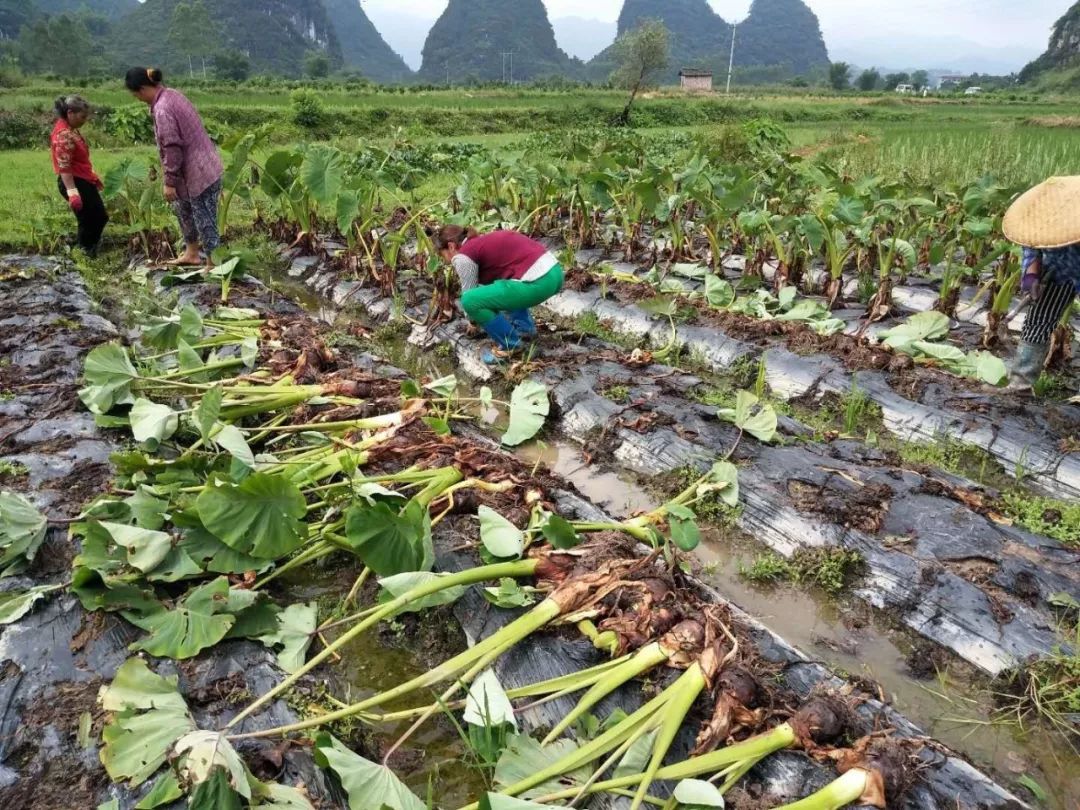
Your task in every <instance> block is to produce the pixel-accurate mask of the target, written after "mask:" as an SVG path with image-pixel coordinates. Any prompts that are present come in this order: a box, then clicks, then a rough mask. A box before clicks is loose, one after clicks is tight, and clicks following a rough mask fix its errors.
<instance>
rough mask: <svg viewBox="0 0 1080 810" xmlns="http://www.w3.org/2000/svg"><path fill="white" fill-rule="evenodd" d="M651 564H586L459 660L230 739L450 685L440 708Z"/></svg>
mask: <svg viewBox="0 0 1080 810" xmlns="http://www.w3.org/2000/svg"><path fill="white" fill-rule="evenodd" d="M551 556H553V555H548V557H547V559H549V560H550V558H551ZM600 559H603V556H601V558H600ZM651 559H652V558H651V557H650V558H646V559H644V560H641V559H632V560H625V559H614V560H611V559H608V560H606V561H604V562H599V561H598V560H596V559H594V562H593V563H592V564H591V565H590V571H589V572H588V573H583V574H579V575H576V576H573V577H570V578H568V579H565V580H564V581H562V582H561V583H560V584H558V585H557V586H556V587H555V589H554V590H553V591H552V592H551V593H550V594H549V595H548V596H547V598H545V599H544V600H543V601H542V602H540V603H539V604H538V605H536V606H535V607H534V608H532V609H531V610H529V611H528V612H527V613H525V614H524V615H523V616H521V617H519V618H518V619H516V620H514V621H513V622H511V623H510V624H508V625H506V626H505V627H503V628H502V629H500V630H499V631H497V632H496V633H494V634H492V635H491V636H489V637H488V638H486V639H484V640H483V641H481V642H479V643H478V644H476V645H475V646H474V647H472V648H470V649H469V650H466V651H465V652H463V653H461V654H460V655H457V656H455V657H454V658H452V659H450V660H449V661H447V662H445V663H443V664H441V665H440V666H438V667H435V668H434V669H432V670H431V671H429V672H427V673H425V674H423V675H421V676H419V677H417V678H414V679H412V680H410V681H408V682H407V683H404V684H401V685H400V686H398V687H395V688H394V689H390V690H388V691H386V692H382V693H380V694H377V695H374V696H372V697H370V698H368V699H366V700H363V701H360V702H358V703H354V704H351V705H350V706H347V707H345V708H343V709H339V710H337V711H334V712H330V713H328V714H325V715H321V716H319V717H316V718H311V719H309V720H305V721H302V722H300V723H294V724H291V725H287V726H280V727H277V728H272V729H267V730H264V731H258V732H251V733H248V734H239V735H236V738H246V737H271V736H278V735H283V734H289V733H293V732H297V731H304V730H306V729H309V728H317V727H320V726H324V725H326V724H328V723H333V722H335V721H338V720H343V719H346V718H349V717H354V716H357V715H361V714H362V713H364V712H368V711H370V710H371V709H373V708H376V707H378V706H381V705H383V704H385V703H389V702H391V701H394V700H397V699H399V698H403V697H406V696H408V695H411V694H413V693H415V692H417V691H419V690H423V689H427V688H429V687H431V686H434V685H435V684H438V683H442V682H444V681H449V680H453V681H454V684H453V686H451V687H450V688H449V689H448V690H447V691H446V692H445V693H444V694H443V695H442V697H441V700H440V702H442V703H445V702H446V701H448V700H450V699H452V698H453V696H454V695H455V694H456V693H457V692H458V691H459V690H460V689H462V688H463V687H464V686H467V685H468V684H469V683H471V682H472V680H473V679H475V678H476V677H477V676H478V675H479V674H480V673H481V672H483V671H484V670H485V669H487V668H488V667H489V666H490V665H491V663H492V662H494V661H495V660H496V659H497V658H499V656H501V655H502V654H503V653H504V652H506V651H507V650H509V649H510V648H511V647H513V646H514V645H515V644H517V643H518V642H520V641H521V640H523V639H525V638H527V637H528V636H529V635H531V634H532V633H534V632H536V631H537V630H539V629H540V628H542V627H545V626H548V625H551V624H553V623H555V622H556V621H557V620H559V619H563V620H569V619H568V617H572V616H574V615H575V614H580V613H583V612H588V611H590V610H591V609H593V608H594V607H595V606H596V604H597V603H598V602H600V601H601V600H602V599H604V597H606V596H607V595H608V594H610V593H612V592H613V591H616V590H618V589H619V588H622V587H625V586H626V585H627V582H626V580H625V577H626V576H628V575H630V574H631V573H633V572H634V571H636V570H638V569H640V568H641V567H643V566H645V565H648V564H649V563H650V561H651ZM529 562H533V561H525V563H523V564H520V567H518V568H515V567H514V565H515V564H509V567H508V568H507V569H503V570H501V571H499V572H497V574H498V576H499V577H502V576H515V575H521V574H520V573H519V572H521V571H527V570H529V568H531V569H532V570H533V571H535V570H536V569H537V567H538V565H539V561H536V564H534V565H532V566H529V565H528V564H527V563H529ZM489 568H491V567H489ZM477 571H482V569H473V570H471V571H465V572H462V573H461V574H457V575H451V576H449V577H446V579H444V580H443V581H442V582H441V583H439V584H441V585H442V586H443V588H445V587H449V586H451V585H460V584H472V583H475V582H477V581H484V579H490V578H491V577H490V576H488V577H484V579H477V578H476V577H477V576H478V575H477V573H476V572H477ZM490 573H495V572H490ZM470 574H472V576H468V575H470ZM443 588H438V589H437V590H441V589H443ZM421 590H423V589H421ZM433 592H434V591H427V593H425V594H424V595H429V594H430V593H433ZM416 598H418V597H416ZM408 601H412V600H408ZM408 601H404V602H402V601H400V599H399V600H394V602H391V603H390V604H389V605H387V608H390V607H391V606H394V611H393V612H396V610H397V609H400V608H401V607H404V606H405V605H407V604H408ZM395 603H397V604H395ZM393 612H390V611H389V610H383V611H379V612H377V613H374V614H372V615H371V616H369V617H368V618H367V619H365V620H364V621H363V622H361V623H360V624H359V625H357V627H356V628H353V630H351V631H349V633H346V634H345V635H343V636H342V638H341V639H338V640H337V642H335V643H334V644H332V645H330V646H329V647H327V648H326V649H325V650H323V653H322V654H321V655H320V656H316V658H315V659H312V662H310V663H309V665H308V666H307V667H305V668H304V670H302V671H310V669H311V667H312V666H313V665H314V664H316V663H318V662H319V661H320V659H322V660H325V658H326V656H327V654H328V653H329V652H331V651H333V650H336V649H338V648H340V646H341V644H340V642H341V640H342V639H349V640H351V639H352V638H355V637H356V635H359V633H357V632H356V631H357V628H363V629H367V627H370V626H372V625H373V624H374V623H375V622H376V621H379V620H381V618H383V615H384V614H385V615H387V616H389V615H393ZM290 685H291V684H290ZM280 690H281V687H279V688H278V689H277V690H274V692H272V693H270V694H269V695H266V696H264V697H263V698H262V699H260V700H259V701H256V703H255V704H252V706H249V707H248V708H247V709H245V710H244V712H242V713H241V714H240V715H238V716H237V717H236V718H234V720H233V721H232V722H231V723H230V727H231V726H232V725H234V724H235V723H236V722H237V721H238V720H239V719H242V718H243V717H245V716H247V715H248V714H250V713H251V711H252V710H254V708H256V707H257V706H259V705H263V704H264V703H265V702H266V700H268V699H270V698H271V697H272V696H273V695H274V694H275V693H280ZM431 713H434V710H432V712H431ZM428 716H430V715H428V714H425V715H423V716H421V718H420V719H419V720H418V721H417V723H416V724H414V727H413V728H414V729H415V728H416V727H418V726H419V724H420V723H421V722H423V721H424V720H426V719H427V717H428ZM411 731H412V729H411V730H410V732H411Z"/></svg>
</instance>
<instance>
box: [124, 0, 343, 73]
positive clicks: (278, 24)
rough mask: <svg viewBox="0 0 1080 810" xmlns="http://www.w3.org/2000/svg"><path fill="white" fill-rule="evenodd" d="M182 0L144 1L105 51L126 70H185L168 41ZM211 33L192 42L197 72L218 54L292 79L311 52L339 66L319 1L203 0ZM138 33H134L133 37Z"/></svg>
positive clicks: (184, 62)
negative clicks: (240, 56) (235, 55)
mask: <svg viewBox="0 0 1080 810" xmlns="http://www.w3.org/2000/svg"><path fill="white" fill-rule="evenodd" d="M180 1H181V0H146V2H145V3H143V4H142V5H141V6H140V7H139V8H137V9H136V10H135V11H133V12H131V13H130V14H129V15H127V16H126V17H124V18H123V19H122V20H121V21H120V22H119V23H118V24H117V25H116V26H114V29H113V31H112V33H111V34H110V36H109V47H110V48H111V50H112V53H115V54H117V56H118V58H121V59H122V61H124V62H126V63H130V64H143V65H151V64H152V65H158V66H163V67H165V68H167V69H168V70H170V71H172V72H174V73H175V72H178V71H185V70H187V68H188V59H187V55H186V54H184V53H183V50H182V46H181V45H180V44H179V43H177V42H176V41H175V38H172V39H171V38H170V37H169V29H170V22H171V20H172V15H173V10H174V9H175V7H176V6H177V4H178V2H180ZM204 2H205V5H206V9H207V11H208V12H209V16H210V19H211V26H210V30H207V31H205V32H204V33H203V34H202V35H201V36H199V37H198V39H197V40H195V42H194V44H193V45H192V47H193V48H194V49H195V51H194V54H193V57H194V58H193V62H194V64H195V65H196V66H201V63H202V60H203V59H206V60H207V61H209V60H210V59H211V58H212V57H213V56H214V54H216V53H218V52H220V51H222V50H237V51H240V52H242V53H246V54H247V55H248V57H249V59H250V60H251V67H252V70H253V72H256V73H280V74H284V75H286V76H296V75H299V74H301V73H302V72H303V65H304V57H305V56H306V55H307V54H308V53H309V52H311V51H319V52H323V53H326V54H327V56H329V57H330V60H331V63H332V64H333V65H334V66H335V67H339V66H340V65H341V64H342V53H341V46H340V44H339V42H338V38H337V35H336V34H335V32H334V28H333V26H331V24H330V20H329V17H328V15H327V13H326V8H325V7H324V6H323V3H322V0H204ZM134 32H137V33H134Z"/></svg>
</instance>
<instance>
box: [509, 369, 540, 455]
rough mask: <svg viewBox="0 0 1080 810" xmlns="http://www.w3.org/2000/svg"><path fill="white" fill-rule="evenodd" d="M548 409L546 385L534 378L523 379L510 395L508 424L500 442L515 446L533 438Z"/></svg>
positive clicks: (538, 430)
mask: <svg viewBox="0 0 1080 810" xmlns="http://www.w3.org/2000/svg"><path fill="white" fill-rule="evenodd" d="M550 410H551V403H550V402H548V389H547V386H546V385H544V384H543V383H538V382H536V381H535V380H525V382H523V383H521V384H520V385H519V386H518V387H517V388H515V389H514V393H512V394H511V395H510V426H509V427H508V428H507V430H506V433H505V434H504V435H503V438H502V443H503V444H505V445H507V446H508V447H517V446H518V445H519V444H523V443H524V442H527V441H528V440H529V439H531V438H533V437H534V436H535V435H536V434H537V433H539V432H540V429H541V428H543V427H544V420H545V419H546V418H547V415H548V413H549V412H550Z"/></svg>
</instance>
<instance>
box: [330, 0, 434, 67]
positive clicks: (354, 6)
mask: <svg viewBox="0 0 1080 810" xmlns="http://www.w3.org/2000/svg"><path fill="white" fill-rule="evenodd" d="M322 2H323V5H324V6H325V7H326V13H327V15H328V16H329V19H330V23H331V25H332V26H333V28H334V33H335V34H336V35H337V40H338V43H339V44H340V46H341V55H342V57H343V58H344V60H345V66H346V67H350V68H354V69H356V70H358V71H360V73H362V74H363V75H364V77H365V78H368V79H371V80H372V81H375V82H381V83H383V84H399V83H401V82H405V81H408V80H409V79H411V78H412V76H413V72H412V71H411V70H410V69H409V66H408V65H406V64H405V60H404V59H402V58H401V56H400V55H399V54H397V53H395V52H394V50H393V49H392V48H391V47H390V46H389V45H388V44H387V43H386V40H385V39H383V36H382V34H380V33H379V30H378V29H377V28H376V27H375V25H374V24H373V23H372V22H371V20H370V19H369V18H368V16H367V14H365V13H364V10H363V9H362V8H361V7H360V0H322Z"/></svg>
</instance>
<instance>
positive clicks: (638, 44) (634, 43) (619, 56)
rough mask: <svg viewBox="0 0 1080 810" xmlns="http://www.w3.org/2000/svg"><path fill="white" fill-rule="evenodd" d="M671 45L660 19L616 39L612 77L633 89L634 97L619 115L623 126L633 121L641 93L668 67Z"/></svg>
mask: <svg viewBox="0 0 1080 810" xmlns="http://www.w3.org/2000/svg"><path fill="white" fill-rule="evenodd" d="M669 48H670V46H669V41H668V30H667V28H666V27H665V26H664V24H663V23H662V22H660V21H658V20H646V21H645V22H644V23H642V24H641V25H640V26H639V27H638V28H636V29H634V30H633V31H630V32H628V33H626V34H623V35H622V36H621V37H619V38H618V39H617V40H615V46H614V54H615V63H616V65H617V67H616V68H615V72H614V73H613V74H612V76H611V80H612V82H613V83H614V84H615V85H616V86H617V87H621V88H623V89H624V90H629V91H630V98H629V99H628V100H627V102H626V107H625V108H624V109H623V111H622V113H621V114H620V116H619V122H620V123H621V124H623V126H625V125H627V124H629V123H630V110H631V108H632V107H633V106H634V101H635V100H636V99H637V97H638V93H640V92H641V91H642V89H643V88H645V87H646V86H648V84H649V83H650V82H653V81H654V80H655V79H656V77H657V76H658V75H659V74H660V72H661V71H663V70H664V68H666V67H667V66H668V59H669Z"/></svg>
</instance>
